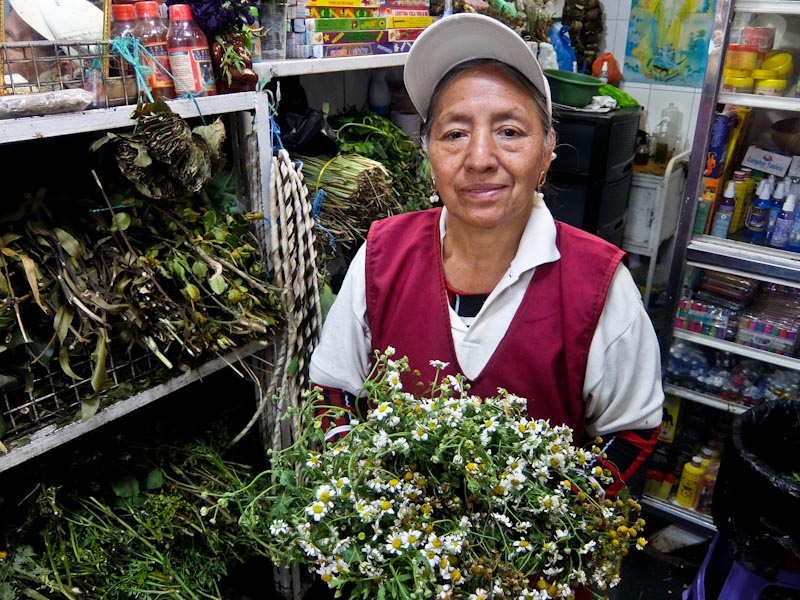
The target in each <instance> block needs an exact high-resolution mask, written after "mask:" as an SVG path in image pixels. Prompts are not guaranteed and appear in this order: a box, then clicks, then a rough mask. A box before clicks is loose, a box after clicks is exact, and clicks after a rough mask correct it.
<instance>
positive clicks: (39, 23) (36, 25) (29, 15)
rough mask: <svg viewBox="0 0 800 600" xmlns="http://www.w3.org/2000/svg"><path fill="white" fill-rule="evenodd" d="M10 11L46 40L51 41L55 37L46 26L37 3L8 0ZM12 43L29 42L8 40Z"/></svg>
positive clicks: (28, 0) (24, 0)
mask: <svg viewBox="0 0 800 600" xmlns="http://www.w3.org/2000/svg"><path fill="white" fill-rule="evenodd" d="M9 2H10V3H11V9H12V10H13V11H14V12H15V13H17V15H19V18H20V19H22V20H23V21H25V23H26V24H27V25H28V27H30V28H31V29H33V30H34V31H35V32H36V33H38V34H39V35H40V36H42V37H43V38H44V39H46V40H50V41H53V40H54V39H56V36H55V35H54V34H53V32H52V31H51V30H50V28H49V27H48V26H47V23H46V22H45V20H44V15H43V14H42V10H41V9H40V8H39V4H38V2H35V1H32V0H9ZM9 41H14V42H25V41H29V40H9Z"/></svg>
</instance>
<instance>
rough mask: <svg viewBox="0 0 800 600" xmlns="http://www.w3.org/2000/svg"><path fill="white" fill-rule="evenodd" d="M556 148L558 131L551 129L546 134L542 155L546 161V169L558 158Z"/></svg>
mask: <svg viewBox="0 0 800 600" xmlns="http://www.w3.org/2000/svg"><path fill="white" fill-rule="evenodd" d="M555 149H556V132H555V130H553V129H551V130H550V131H548V132H547V134H545V137H544V148H543V149H542V155H543V158H544V161H545V171H546V170H547V169H548V168H549V167H550V163H551V162H552V161H553V160H555V158H556V153H555Z"/></svg>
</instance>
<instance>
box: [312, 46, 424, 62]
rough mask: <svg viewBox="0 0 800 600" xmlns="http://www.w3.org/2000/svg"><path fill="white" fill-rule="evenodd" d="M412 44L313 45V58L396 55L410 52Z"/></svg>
mask: <svg viewBox="0 0 800 600" xmlns="http://www.w3.org/2000/svg"><path fill="white" fill-rule="evenodd" d="M411 44H412V42H393V43H380V42H363V43H360V44H357V43H356V44H312V45H309V46H308V47H309V48H310V53H311V57H312V58H334V57H341V56H370V55H374V54H395V53H398V52H408V51H409V50H410V49H411Z"/></svg>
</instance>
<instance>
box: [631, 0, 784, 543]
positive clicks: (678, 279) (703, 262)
mask: <svg viewBox="0 0 800 600" xmlns="http://www.w3.org/2000/svg"><path fill="white" fill-rule="evenodd" d="M736 13H751V14H752V16H756V15H769V14H774V15H781V16H782V17H781V18H788V19H791V20H792V21H795V22H796V21H797V19H798V18H800V3H798V2H794V1H791V0H774V1H767V2H762V1H758V0H738V1H737V0H719V1H718V2H717V5H716V9H715V15H714V24H713V28H712V31H711V32H710V39H712V40H718V42H717V43H716V44H715V43H712V44H711V46H710V49H709V54H708V63H707V67H706V75H705V79H704V83H703V88H702V94H701V99H700V105H699V111H698V115H699V116H698V123H697V127H696V129H695V136H694V140H693V144H692V156H691V160H690V168H689V172H688V176H687V183H686V188H685V195H684V198H683V201H682V204H681V212H680V216H679V222H678V230H677V234H676V238H675V251H674V254H673V259H672V263H671V265H670V277H669V285H668V294H669V296H668V301H667V309H668V314H670V315H675V314H676V312H677V307H678V301H679V300H680V294H681V293H682V291H683V289H684V278H685V276H686V273H687V269H688V268H690V267H699V268H703V269H710V270H712V271H718V272H722V273H727V274H732V275H738V276H742V277H746V278H750V279H756V280H760V281H764V282H769V283H776V284H779V285H786V286H790V287H800V255H798V254H795V253H790V252H787V251H783V250H775V249H771V248H765V247H761V246H755V245H752V244H748V243H746V242H744V241H739V240H736V239H721V238H717V237H712V236H709V235H694V234H693V228H694V220H695V213H696V211H697V205H698V199H699V197H700V196H701V192H702V190H703V184H704V170H705V164H706V162H705V154H706V149H707V148H708V145H709V140H710V138H711V128H712V124H713V120H714V116H715V113H716V111H717V107H718V106H719V105H723V104H724V105H739V106H746V107H750V109H752V110H753V111H779V112H783V113H796V112H799V111H800V99H798V98H790V97H776V96H763V95H756V94H740V93H736V94H734V93H727V92H723V91H722V89H721V80H722V70H723V64H724V57H725V51H726V47H727V44H728V41H729V39H730V35H731V29H732V24H733V20H734V15H735V14H736ZM789 27H791V25H790V26H789ZM788 30H789V28H787V31H788ZM769 114H771V113H769ZM676 340H682V341H687V342H690V343H692V344H696V345H699V346H702V347H705V348H712V349H716V350H721V351H724V352H729V353H732V354H735V355H738V356H742V357H747V358H749V359H755V360H758V361H760V362H762V363H764V365H766V366H769V367H773V366H774V367H779V368H785V369H791V370H795V371H796V370H800V360H798V359H797V358H794V357H791V356H783V355H780V354H776V353H773V352H767V351H764V350H760V349H756V348H751V347H748V346H743V345H740V344H737V343H733V342H730V341H725V340H720V339H716V338H713V337H710V336H706V335H700V334H697V333H692V332H688V331H684V330H681V329H677V328H673V329H667V330H665V331H664V332H663V333H662V337H661V340H660V341H661V348H662V356H664V357H665V360H666V357H667V356H668V353H669V348H670V345H671V344H672V342H673V341H676ZM665 391H666V392H667V393H669V394H673V395H676V396H678V397H680V398H682V399H684V400H686V401H689V402H694V403H699V404H704V405H706V406H711V407H713V408H715V409H718V410H720V411H724V412H728V413H739V412H742V411H743V410H746V407H743V406H740V405H737V404H732V403H729V402H726V401H724V400H721V399H719V398H715V397H713V396H709V395H708V394H703V393H699V392H695V391H693V390H687V389H685V388H681V387H678V386H672V385H666V386H665ZM644 502H645V503H646V505H647V506H649V507H651V508H653V510H655V511H657V512H661V513H662V514H664V515H666V516H668V517H669V518H671V519H673V520H675V521H677V522H683V523H686V524H689V525H697V524H698V523H697V518H696V516H695V514H698V513H695V514H692V513H694V511H691V512H690V511H685V510H676V509H674V507H672V506H669V504H670V503H668V502H666V503H665V502H664V501H660V500H659V499H656V498H645V499H644ZM701 521H705V524H706V525H707V526H708V528H709V529H710V530H711V531H713V530H714V526H713V522H712V521H711V519H701Z"/></svg>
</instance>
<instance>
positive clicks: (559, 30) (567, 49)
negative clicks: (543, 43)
mask: <svg viewBox="0 0 800 600" xmlns="http://www.w3.org/2000/svg"><path fill="white" fill-rule="evenodd" d="M547 35H548V36H549V37H550V43H551V44H552V45H553V49H554V50H555V51H556V59H557V60H558V68H559V69H561V70H562V71H572V66H573V65H574V64H575V63H576V62H577V61H578V59H577V57H576V56H575V49H574V48H573V47H572V41H571V40H570V39H569V25H563V24H561V23H553V24H552V25H551V26H550V29H549V31H548V32H547Z"/></svg>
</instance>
